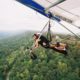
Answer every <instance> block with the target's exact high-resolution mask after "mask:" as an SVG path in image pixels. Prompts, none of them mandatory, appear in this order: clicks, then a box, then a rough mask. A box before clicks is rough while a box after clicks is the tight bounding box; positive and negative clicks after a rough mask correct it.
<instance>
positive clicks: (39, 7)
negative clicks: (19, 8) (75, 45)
mask: <svg viewBox="0 0 80 80" xmlns="http://www.w3.org/2000/svg"><path fill="white" fill-rule="evenodd" d="M16 1H18V2H20V3H22V4H23V5H25V6H27V7H30V8H31V9H33V10H35V11H37V12H39V13H40V14H42V15H44V16H46V17H48V18H50V19H53V20H55V21H56V22H58V23H59V24H60V25H61V26H63V27H64V28H66V27H65V26H64V25H63V24H62V23H60V21H65V22H67V23H69V24H71V25H73V26H75V27H77V28H80V27H79V26H76V25H75V24H74V22H75V20H79V19H80V15H79V14H77V13H76V14H74V8H78V7H79V5H80V0H16ZM76 2H77V3H76ZM75 3H76V4H75ZM71 10H73V12H72V11H71ZM66 29H67V30H68V31H70V32H71V33H73V34H74V35H75V36H77V37H79V36H78V35H76V34H75V33H74V32H72V31H71V30H69V29H68V28H66Z"/></svg>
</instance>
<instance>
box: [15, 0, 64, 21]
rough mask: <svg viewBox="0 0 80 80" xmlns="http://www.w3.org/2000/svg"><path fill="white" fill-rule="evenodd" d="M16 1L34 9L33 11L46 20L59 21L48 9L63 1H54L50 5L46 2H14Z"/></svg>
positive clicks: (23, 0) (43, 0) (20, 0)
mask: <svg viewBox="0 0 80 80" xmlns="http://www.w3.org/2000/svg"><path fill="white" fill-rule="evenodd" d="M16 1H18V2H20V3H22V4H24V5H26V6H28V7H30V8H32V9H34V10H35V11H37V12H39V13H40V14H42V15H44V16H46V17H48V18H51V19H55V20H57V21H60V19H59V17H57V16H55V15H53V14H52V13H51V12H50V11H48V9H49V8H51V7H53V6H56V5H58V4H60V3H61V2H63V1H65V0H54V1H53V3H52V4H50V3H49V2H47V1H46V0H16ZM48 3H49V4H48ZM44 5H45V6H44Z"/></svg>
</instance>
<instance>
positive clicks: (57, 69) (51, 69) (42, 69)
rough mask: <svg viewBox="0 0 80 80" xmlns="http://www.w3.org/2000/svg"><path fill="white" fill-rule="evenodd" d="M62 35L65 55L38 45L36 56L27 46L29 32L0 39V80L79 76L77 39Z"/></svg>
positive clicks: (75, 78)
mask: <svg viewBox="0 0 80 80" xmlns="http://www.w3.org/2000/svg"><path fill="white" fill-rule="evenodd" d="M71 39H72V38H70V37H68V38H65V37H64V38H63V39H62V40H63V41H64V42H67V43H68V46H69V48H68V56H64V55H63V54H61V53H58V52H55V51H53V50H49V49H47V50H46V49H44V48H42V47H39V48H38V49H36V50H35V54H36V55H37V59H36V60H32V59H31V58H30V53H29V51H28V50H27V47H30V46H31V45H32V44H33V40H32V33H31V32H29V33H23V34H20V35H17V36H13V37H9V38H6V39H4V40H0V80H80V41H79V40H78V39H75V40H71Z"/></svg>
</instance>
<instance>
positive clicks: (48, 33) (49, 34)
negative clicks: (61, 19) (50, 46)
mask: <svg viewBox="0 0 80 80" xmlns="http://www.w3.org/2000/svg"><path fill="white" fill-rule="evenodd" d="M50 29H51V23H50V20H49V25H48V32H47V39H48V40H49V41H50V42H51V41H52V36H51V30H50Z"/></svg>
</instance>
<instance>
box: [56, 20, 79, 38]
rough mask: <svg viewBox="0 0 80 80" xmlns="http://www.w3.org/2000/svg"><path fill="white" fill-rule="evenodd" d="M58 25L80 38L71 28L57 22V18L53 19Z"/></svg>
mask: <svg viewBox="0 0 80 80" xmlns="http://www.w3.org/2000/svg"><path fill="white" fill-rule="evenodd" d="M55 21H56V22H57V23H58V24H59V25H61V26H62V27H64V28H65V29H66V30H68V31H69V32H71V33H72V34H74V35H75V36H76V37H78V38H79V39H80V36H78V35H77V34H76V33H74V32H73V31H72V30H70V29H69V28H67V27H66V26H64V25H63V24H62V23H60V22H58V21H57V20H55Z"/></svg>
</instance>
